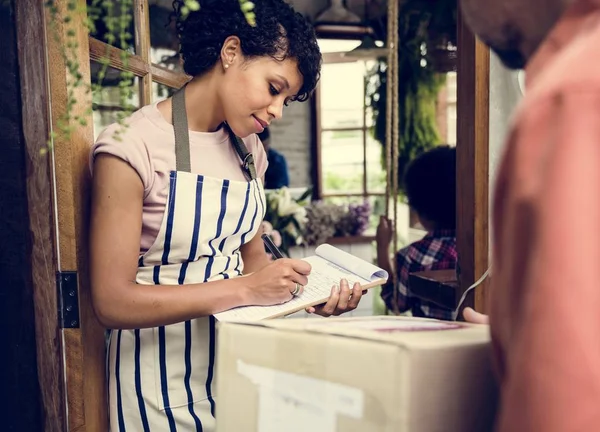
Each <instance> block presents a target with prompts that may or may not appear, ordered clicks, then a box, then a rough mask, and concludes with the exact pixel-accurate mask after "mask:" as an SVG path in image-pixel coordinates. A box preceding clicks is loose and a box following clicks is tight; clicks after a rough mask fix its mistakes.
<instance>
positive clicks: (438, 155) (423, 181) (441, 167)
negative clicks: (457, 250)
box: [404, 146, 456, 229]
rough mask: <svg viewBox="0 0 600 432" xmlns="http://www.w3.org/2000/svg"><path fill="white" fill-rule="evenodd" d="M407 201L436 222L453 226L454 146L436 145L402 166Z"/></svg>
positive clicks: (454, 227) (451, 227) (452, 227)
mask: <svg viewBox="0 0 600 432" xmlns="http://www.w3.org/2000/svg"><path fill="white" fill-rule="evenodd" d="M404 187H405V191H406V195H407V198H408V204H409V205H410V206H411V207H412V208H413V209H414V210H415V211H416V212H417V213H418V214H419V215H420V216H423V217H425V218H427V219H429V220H430V221H431V222H433V223H435V224H436V229H456V149H455V148H453V147H449V146H440V147H436V148H434V149H433V150H429V151H427V152H425V153H422V154H421V155H419V156H418V157H417V158H416V159H414V160H413V161H412V162H411V163H410V165H409V166H408V168H407V169H406V175H405V176H404Z"/></svg>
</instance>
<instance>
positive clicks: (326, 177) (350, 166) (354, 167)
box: [321, 130, 364, 194]
mask: <svg viewBox="0 0 600 432" xmlns="http://www.w3.org/2000/svg"><path fill="white" fill-rule="evenodd" d="M363 148H364V146H363V136H362V133H361V131H360V130H352V131H327V132H323V133H322V134H321V170H322V171H321V173H322V178H323V192H324V193H327V194H339V193H360V192H362V191H363V178H364V164H363V161H364V154H363Z"/></svg>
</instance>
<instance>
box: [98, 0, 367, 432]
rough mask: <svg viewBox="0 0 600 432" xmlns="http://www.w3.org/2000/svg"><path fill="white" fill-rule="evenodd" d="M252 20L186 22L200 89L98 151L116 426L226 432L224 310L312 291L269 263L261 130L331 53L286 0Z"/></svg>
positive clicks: (214, 11) (353, 295)
mask: <svg viewBox="0 0 600 432" xmlns="http://www.w3.org/2000/svg"><path fill="white" fill-rule="evenodd" d="M181 3H182V2H181V1H175V8H176V11H179V10H180V8H181V6H182V5H181ZM254 12H255V16H256V25H255V26H251V25H249V24H248V23H247V21H246V19H245V17H244V14H243V13H242V11H241V10H240V6H239V1H238V0H217V1H212V2H208V1H205V2H202V3H201V8H200V10H199V11H197V12H192V13H191V14H189V16H188V17H187V18H186V19H185V20H183V19H181V18H180V17H179V18H178V25H177V28H178V33H179V38H180V42H181V54H182V57H183V60H184V69H185V72H186V73H187V74H188V75H190V77H191V80H190V81H189V82H188V84H187V85H186V86H184V88H183V89H181V90H179V91H178V92H176V94H175V95H174V96H173V97H172V98H170V99H167V100H164V101H161V102H158V103H155V104H152V105H148V106H145V107H143V108H142V109H140V110H139V111H137V112H135V113H134V114H133V115H131V117H130V118H129V119H128V120H127V122H126V126H125V127H122V126H119V125H117V124H115V125H111V126H109V127H108V128H107V129H106V130H105V131H104V132H103V133H102V134H101V135H100V136H99V138H98V140H97V142H96V143H95V145H94V146H93V149H92V156H91V160H92V162H91V163H92V166H93V173H94V176H93V202H92V218H91V235H90V244H91V263H90V265H91V283H92V297H93V303H94V308H95V311H96V314H97V316H98V318H99V320H100V321H101V322H102V324H104V325H105V326H106V327H108V328H110V329H112V330H111V335H110V342H109V346H108V355H107V362H108V365H107V369H108V387H109V405H110V411H109V413H110V426H111V430H119V431H125V430H135V431H138V430H144V431H148V430H153V431H154V430H156V431H162V430H171V431H175V430H180V431H182V430H185V431H191V430H195V431H213V430H214V429H215V419H214V416H215V397H214V393H213V384H214V374H215V368H214V365H215V345H216V336H215V318H214V316H213V315H214V314H216V313H218V312H221V311H224V310H227V309H231V308H235V307H239V306H244V305H272V304H278V303H282V302H286V301H288V300H290V299H291V298H292V297H293V296H294V295H298V294H299V293H300V292H301V290H302V286H303V285H305V284H306V283H307V276H308V275H309V273H310V270H311V269H310V266H309V265H308V264H307V263H306V262H304V261H299V260H291V259H281V260H276V261H275V262H270V261H269V260H268V258H267V256H266V254H265V251H264V247H263V243H262V240H261V238H260V234H261V233H260V232H259V228H260V226H261V222H262V218H263V216H264V213H265V196H264V191H263V187H262V180H261V178H262V177H263V175H264V173H265V170H266V168H267V161H266V156H265V152H264V150H263V147H262V145H261V144H260V142H259V140H258V138H257V137H256V133H258V132H261V131H262V130H263V129H264V128H265V127H266V126H267V125H269V124H270V122H271V121H273V120H277V119H279V118H281V116H282V110H283V106H284V105H286V104H287V103H289V102H292V101H305V100H306V99H307V98H308V97H309V95H310V93H311V92H312V91H313V89H314V88H315V86H316V84H317V81H318V78H319V70H320V63H321V55H320V52H319V49H318V46H317V42H316V38H315V34H314V31H313V30H312V28H311V27H310V25H309V24H308V23H307V22H306V21H305V19H304V18H303V17H302V16H301V15H300V14H298V13H296V12H294V11H293V9H292V8H291V7H290V6H288V5H287V4H286V3H284V1H283V0H255V10H254ZM360 298H361V289H360V286H358V285H357V286H354V287H353V288H352V289H350V288H349V287H348V283H347V281H341V282H340V284H339V286H335V287H333V288H332V295H331V298H330V300H329V301H328V302H327V303H326V304H324V305H321V306H320V307H317V308H315V309H314V310H312V311H314V312H316V313H319V314H322V315H325V316H327V315H332V314H340V313H343V312H345V311H347V310H351V309H354V308H356V306H357V304H358V302H359V300H360Z"/></svg>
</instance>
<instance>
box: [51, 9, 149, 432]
mask: <svg viewBox="0 0 600 432" xmlns="http://www.w3.org/2000/svg"><path fill="white" fill-rule="evenodd" d="M66 3H67V1H66V0H57V1H56V4H57V6H58V8H59V11H60V12H59V17H58V19H55V20H53V21H51V20H52V19H53V17H52V16H50V14H47V16H46V24H47V28H48V34H47V37H46V39H47V40H48V62H49V65H50V67H49V68H48V73H49V87H50V100H51V105H52V112H51V114H52V116H51V122H52V129H53V130H54V132H55V133H56V137H55V139H54V142H53V143H54V146H53V150H52V153H51V154H50V156H51V157H53V158H54V179H55V183H56V191H55V196H56V206H55V208H56V211H57V227H58V234H57V237H58V249H59V254H58V256H59V257H60V259H59V262H58V268H59V270H60V271H76V272H77V274H78V292H79V313H80V325H79V328H69V329H65V330H64V331H63V338H64V354H65V361H66V384H67V404H68V430H70V431H101V430H108V424H107V410H106V406H107V404H106V388H105V382H106V376H105V370H106V365H105V339H104V329H103V328H102V327H101V326H100V325H99V323H98V321H97V319H96V316H95V314H94V311H93V308H92V302H91V293H90V286H89V274H88V253H87V251H88V245H87V237H88V220H89V205H88V204H89V188H90V172H89V149H90V146H91V144H92V143H93V141H94V135H93V119H92V115H91V113H90V112H89V107H90V106H91V95H90V94H89V93H88V92H87V88H86V86H80V87H77V88H71V87H69V86H68V85H67V83H68V80H69V77H68V76H67V68H66V65H65V61H64V58H63V56H62V49H63V47H64V46H66V42H67V32H68V31H73V32H74V34H75V40H77V41H79V44H78V46H77V48H76V51H75V52H74V58H73V59H71V60H74V61H76V62H77V64H78V65H79V72H80V73H81V74H82V76H83V82H84V83H90V52H91V51H90V50H91V47H90V46H88V40H90V39H88V30H87V26H86V19H87V17H86V1H85V0H78V4H77V8H76V11H72V12H71V15H72V18H71V20H70V21H69V23H68V24H65V23H64V18H63V17H64V15H63V14H64V11H65V8H66ZM51 24H53V25H54V26H55V27H54V29H55V30H56V32H57V33H56V35H55V34H53V33H52V31H53V30H52V27H51ZM55 36H57V37H55ZM93 44H94V47H96V52H97V55H98V56H99V55H100V53H101V52H102V53H105V51H104V49H105V47H106V45H105V44H102V43H101V42H99V41H97V43H96V42H93ZM118 51H119V50H116V51H115V50H110V55H109V57H110V58H111V62H112V63H113V66H114V65H116V66H118V63H119V62H120V61H121V59H120V55H119V53H118ZM136 64H137V62H136V61H132V62H130V64H129V66H130V67H135V65H136ZM143 69H144V68H138V72H139V73H143V72H144V70H143ZM146 69H147V68H146ZM130 70H131V69H130ZM134 72H135V71H134ZM144 73H145V72H144ZM69 90H73V92H74V98H75V101H76V103H75V105H74V106H73V112H72V116H71V118H70V119H68V121H67V123H68V125H69V126H71V127H72V128H73V129H72V132H71V134H70V136H66V135H65V134H64V133H62V131H61V130H60V129H59V127H58V125H59V124H60V122H61V120H62V119H63V118H64V115H65V113H66V112H67V106H68V105H69V99H68V94H69ZM76 116H81V117H82V118H84V119H85V120H86V123H87V124H86V125H81V124H80V123H79V122H78V121H76V119H75V117H76Z"/></svg>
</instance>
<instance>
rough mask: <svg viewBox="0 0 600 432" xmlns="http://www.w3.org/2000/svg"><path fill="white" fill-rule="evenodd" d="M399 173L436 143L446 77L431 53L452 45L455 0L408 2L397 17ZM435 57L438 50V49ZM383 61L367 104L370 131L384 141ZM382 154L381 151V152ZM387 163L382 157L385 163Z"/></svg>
mask: <svg viewBox="0 0 600 432" xmlns="http://www.w3.org/2000/svg"><path fill="white" fill-rule="evenodd" d="M398 32H399V34H398V83H399V87H398V100H399V107H398V109H399V112H398V117H399V120H398V121H399V132H398V135H399V137H398V143H397V145H398V175H399V176H400V179H399V182H398V184H399V189H400V191H401V192H403V185H402V181H401V180H402V177H403V175H404V172H405V170H406V166H407V165H408V164H409V163H410V161H411V160H413V159H414V158H415V157H416V156H418V155H419V154H421V153H423V152H425V151H427V150H429V149H431V148H433V147H434V146H436V145H438V144H439V143H440V136H439V133H438V130H437V123H436V102H437V97H438V93H439V91H440V89H441V87H442V85H443V84H444V82H445V75H444V74H442V73H439V72H440V71H439V70H438V69H437V68H436V62H435V61H434V60H435V58H434V56H433V55H432V54H433V53H432V52H431V51H430V50H429V49H428V48H429V47H432V46H439V43H440V41H441V40H444V41H447V42H448V44H450V45H451V44H453V43H454V44H455V43H456V36H455V35H456V0H438V1H436V2H433V1H427V0H406V1H405V2H403V3H401V6H400V11H399V17H398ZM436 56H439V52H438V53H436ZM386 83H387V62H386V61H385V60H383V59H381V60H380V61H379V62H378V63H377V65H376V66H375V67H374V69H373V70H372V71H371V73H370V74H369V76H368V77H367V105H368V106H369V107H371V109H372V112H373V120H374V128H373V135H374V137H375V139H377V140H378V141H379V142H380V143H382V144H383V143H385V134H386V130H385V118H386V114H387V112H386V111H387V109H386V101H387V92H386V89H387V87H386ZM382 158H385V152H382ZM385 162H386V161H385V160H382V163H383V165H384V166H386V163H385Z"/></svg>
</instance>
